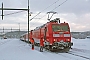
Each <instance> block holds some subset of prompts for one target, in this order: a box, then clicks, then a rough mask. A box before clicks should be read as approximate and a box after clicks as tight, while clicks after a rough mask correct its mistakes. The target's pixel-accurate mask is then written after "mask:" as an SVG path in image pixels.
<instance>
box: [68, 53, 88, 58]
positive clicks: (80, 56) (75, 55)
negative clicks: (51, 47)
mask: <svg viewBox="0 0 90 60" xmlns="http://www.w3.org/2000/svg"><path fill="white" fill-rule="evenodd" d="M68 54H71V55H74V56H78V57H81V58H85V59H88V60H90V58H89V57H86V56H83V55H79V54H75V53H72V52H68Z"/></svg>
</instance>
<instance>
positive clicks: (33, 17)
mask: <svg viewBox="0 0 90 60" xmlns="http://www.w3.org/2000/svg"><path fill="white" fill-rule="evenodd" d="M67 1H68V0H65V1H64V2H62V3H61V4H59V5H58V6H56V7H55V8H54V9H52V10H51V11H53V10H55V9H57V8H58V7H60V6H61V5H63V4H64V3H65V2H67ZM40 13H41V12H39V13H38V14H37V15H39V14H40ZM37 15H35V16H34V17H33V18H35V17H36V16H37ZM45 16H46V15H44V16H42V17H41V18H40V19H42V18H43V17H45ZM33 18H32V19H33ZM40 19H39V20H40ZM30 21H31V20H30Z"/></svg>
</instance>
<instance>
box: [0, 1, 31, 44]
mask: <svg viewBox="0 0 90 60" xmlns="http://www.w3.org/2000/svg"><path fill="white" fill-rule="evenodd" d="M0 10H2V15H1V16H2V20H3V16H4V14H3V10H22V11H23V10H24V11H27V12H28V42H29V10H30V9H29V0H28V8H27V9H15V8H4V7H3V3H2V7H1V8H0Z"/></svg>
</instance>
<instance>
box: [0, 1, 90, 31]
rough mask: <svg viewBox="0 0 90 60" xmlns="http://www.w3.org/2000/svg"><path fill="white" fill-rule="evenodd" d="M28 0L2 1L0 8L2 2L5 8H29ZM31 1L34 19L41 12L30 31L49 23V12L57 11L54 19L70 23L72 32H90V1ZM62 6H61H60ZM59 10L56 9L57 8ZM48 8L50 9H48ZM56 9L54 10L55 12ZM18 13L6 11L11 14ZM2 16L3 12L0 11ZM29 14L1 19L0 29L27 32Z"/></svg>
mask: <svg viewBox="0 0 90 60" xmlns="http://www.w3.org/2000/svg"><path fill="white" fill-rule="evenodd" d="M27 1H28V0H13V1H12V0H0V8H1V6H2V2H3V3H4V7H5V8H27ZM64 1H66V0H30V12H33V14H32V15H31V16H30V18H32V17H33V16H35V15H36V14H37V13H39V12H41V14H39V15H38V16H37V17H35V19H33V20H32V21H30V30H31V29H34V28H35V27H37V26H40V25H42V24H45V23H46V22H47V14H46V13H47V12H49V11H55V12H57V14H55V15H54V16H53V18H52V19H54V18H60V19H61V22H64V21H66V22H68V23H69V25H70V28H71V31H90V27H89V26H90V0H67V1H66V2H65V3H64V4H62V3H63V2H64ZM55 2H56V3H55ZM60 4H62V5H61V6H59V5H60ZM57 6H59V7H58V8H56V9H54V8H55V7H57ZM47 7H48V8H47ZM53 9H54V10H53ZM12 12H16V11H4V14H9V13H12ZM0 15H1V11H0ZM38 18H42V19H38ZM27 21H28V20H27V12H22V13H18V14H13V15H7V16H4V20H2V19H1V17H0V29H2V28H3V27H4V28H9V29H11V28H19V24H20V28H21V30H27Z"/></svg>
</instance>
